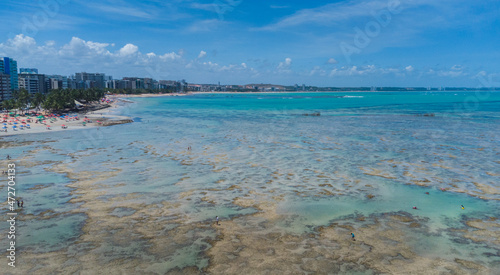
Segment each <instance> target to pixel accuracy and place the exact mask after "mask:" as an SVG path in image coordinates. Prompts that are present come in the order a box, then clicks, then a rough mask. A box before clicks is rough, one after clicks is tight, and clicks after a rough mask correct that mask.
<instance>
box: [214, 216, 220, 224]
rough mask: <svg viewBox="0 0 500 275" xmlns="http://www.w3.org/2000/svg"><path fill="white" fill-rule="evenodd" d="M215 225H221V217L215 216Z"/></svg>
mask: <svg viewBox="0 0 500 275" xmlns="http://www.w3.org/2000/svg"><path fill="white" fill-rule="evenodd" d="M215 223H216V224H217V225H220V224H219V216H215Z"/></svg>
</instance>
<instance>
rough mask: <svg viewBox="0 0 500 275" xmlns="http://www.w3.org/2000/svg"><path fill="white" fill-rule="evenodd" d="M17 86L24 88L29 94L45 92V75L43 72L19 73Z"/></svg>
mask: <svg viewBox="0 0 500 275" xmlns="http://www.w3.org/2000/svg"><path fill="white" fill-rule="evenodd" d="M19 88H20V89H26V90H27V91H28V93H30V94H36V93H42V94H44V93H46V92H47V87H46V84H45V75H43V74H31V73H29V74H27V73H22V74H19Z"/></svg>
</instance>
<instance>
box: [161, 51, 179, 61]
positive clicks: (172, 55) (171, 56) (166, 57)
mask: <svg viewBox="0 0 500 275" xmlns="http://www.w3.org/2000/svg"><path fill="white" fill-rule="evenodd" d="M180 58H181V56H180V55H179V54H177V53H175V52H171V53H166V54H164V55H160V59H161V60H163V61H167V60H176V59H180Z"/></svg>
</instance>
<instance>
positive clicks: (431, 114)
mask: <svg viewBox="0 0 500 275" xmlns="http://www.w3.org/2000/svg"><path fill="white" fill-rule="evenodd" d="M417 116H427V117H435V116H436V114H434V113H425V114H417Z"/></svg>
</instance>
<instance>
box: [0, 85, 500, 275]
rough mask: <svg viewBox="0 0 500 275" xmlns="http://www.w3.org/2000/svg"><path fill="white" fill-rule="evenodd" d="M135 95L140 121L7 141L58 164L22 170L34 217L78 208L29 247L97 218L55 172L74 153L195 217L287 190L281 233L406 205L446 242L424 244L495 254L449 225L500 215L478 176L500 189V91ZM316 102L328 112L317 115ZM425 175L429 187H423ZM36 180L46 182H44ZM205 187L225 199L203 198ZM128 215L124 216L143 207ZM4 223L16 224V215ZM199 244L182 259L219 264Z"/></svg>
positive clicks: (79, 164)
mask: <svg viewBox="0 0 500 275" xmlns="http://www.w3.org/2000/svg"><path fill="white" fill-rule="evenodd" d="M132 100H133V101H134V103H132V104H125V105H124V106H122V107H121V108H120V109H119V110H118V112H119V113H120V114H123V115H127V116H130V117H133V118H135V121H136V122H134V123H132V124H124V125H117V126H113V127H104V128H100V129H99V130H97V129H85V130H81V131H80V130H78V131H77V130H75V131H68V132H57V133H50V134H45V133H43V134H38V135H33V136H19V137H16V136H13V137H5V138H2V139H1V140H0V141H2V142H3V141H14V142H18V143H21V142H22V141H35V142H34V143H33V144H29V145H21V146H18V147H11V148H7V149H2V154H10V155H12V156H14V157H16V158H18V157H21V156H27V158H28V159H33V161H35V160H36V161H38V162H40V161H44V160H46V161H47V163H46V164H43V165H38V166H34V167H29V168H23V167H19V168H18V171H19V172H23V173H25V174H24V175H22V174H21V175H20V176H19V177H20V178H22V180H20V182H21V183H20V184H19V189H20V193H21V194H22V195H21V196H22V197H23V199H24V200H25V201H26V204H27V205H29V208H26V209H25V210H24V211H25V213H32V214H34V215H37V214H39V213H41V212H43V211H45V210H47V209H51V210H53V211H55V212H61V213H62V212H64V213H66V214H64V215H60V216H57V219H56V218H54V220H53V221H52V220H49V221H50V222H48V221H47V220H41V219H32V220H30V221H29V225H28V224H22V223H21V224H20V225H19V231H20V232H21V233H20V234H22V235H23V236H28V233H27V231H28V230H33V228H37V230H38V229H39V230H45V231H40V234H39V235H37V238H34V237H25V238H21V241H20V242H21V247H23V246H26V247H42V246H43V249H44V250H54V249H58V248H60V246H55V245H46V244H47V243H49V244H53V243H56V242H58V243H60V244H61V245H62V246H66V245H68V244H70V243H71V242H73V241H74V238H75V236H78V234H79V228H80V227H81V224H82V221H83V218H82V216H81V215H74V214H69V212H70V211H71V210H74V209H77V208H78V207H79V204H70V203H68V201H69V199H71V198H72V197H74V196H75V195H72V194H71V189H70V188H68V187H65V185H67V184H69V183H70V181H69V180H68V179H66V178H65V175H61V174H57V173H54V172H50V171H48V170H46V169H45V168H47V167H50V166H51V161H54V162H56V161H64V162H67V163H68V165H69V167H70V168H71V169H73V171H75V172H83V171H90V173H92V172H102V171H110V170H112V169H116V168H119V169H121V170H120V171H119V173H118V174H117V175H116V176H114V177H111V178H109V179H107V180H106V181H104V182H101V183H100V185H99V186H98V187H96V188H97V190H102V191H105V192H106V196H108V197H114V196H121V195H124V194H131V193H139V194H144V195H146V197H147V200H146V201H145V202H146V203H158V202H161V201H165V200H166V201H170V202H179V203H180V206H179V207H177V208H176V209H175V210H174V211H177V212H178V214H180V215H183V217H184V218H185V219H186V222H200V221H208V220H213V217H215V216H216V215H218V216H220V217H221V218H223V219H228V218H231V217H235V216H238V215H247V214H251V213H255V212H256V211H257V210H256V209H254V208H251V207H249V208H243V207H240V206H236V205H234V204H233V203H232V202H233V200H234V199H235V198H241V197H244V196H245V195H246V197H245V198H249V199H255V200H256V201H258V202H259V201H263V200H266V199H268V200H273V199H272V197H274V196H281V197H282V198H283V200H282V201H279V202H278V204H277V209H276V211H277V213H279V214H282V215H285V216H287V215H288V216H289V217H290V219H289V220H288V219H287V220H284V221H283V223H282V228H281V229H282V230H284V231H288V232H292V233H298V234H300V233H303V232H309V231H311V230H314V229H315V228H316V227H317V226H321V225H328V224H329V223H331V222H333V221H336V220H341V219H343V218H345V217H349V216H352V215H354V214H357V215H365V216H369V215H372V214H380V213H388V212H389V213H390V212H398V211H404V212H408V213H411V214H413V215H416V216H418V217H422V218H426V219H428V221H427V222H426V225H427V226H428V228H429V230H430V232H431V233H432V236H422V238H424V237H425V238H426V240H428V242H427V246H426V247H429V245H430V244H438V245H433V246H432V247H433V248H432V249H424V248H423V247H424V245H422V243H421V242H420V241H415V242H414V244H413V245H414V247H415V250H416V251H419V253H422V254H435V255H444V254H443V251H450V250H453V251H460V252H457V253H458V254H461V255H462V256H463V255H465V252H466V251H476V252H475V253H472V252H471V253H470V255H468V257H470V258H472V259H474V260H483V261H486V262H489V261H491V260H490V259H487V258H485V257H484V256H482V252H484V251H483V249H484V250H485V251H487V252H490V250H492V248H484V247H483V248H482V247H481V246H480V245H477V244H472V243H469V244H460V245H458V244H457V243H455V242H453V241H451V236H449V235H448V234H447V233H446V230H448V229H449V228H461V227H463V221H464V220H467V219H472V218H486V217H490V216H494V217H500V205H499V203H498V199H500V194H498V193H497V194H484V193H483V192H482V191H481V190H480V189H478V184H479V185H481V184H484V185H486V186H493V187H496V188H500V185H499V182H500V181H499V175H498V174H500V164H499V163H498V160H500V157H499V156H500V149H499V148H500V146H499V145H500V94H499V93H486V92H482V93H473V92H441V93H435V92H433V93H417V92H408V93H392V92H387V93H317V94H316V93H303V94H299V93H293V94H243V95H241V94H214V95H212V94H210V95H192V96H185V97H163V98H134V99H132ZM315 112H320V113H321V116H305V115H304V114H312V113H315ZM47 140H56V141H57V142H49V143H44V142H46V141H47ZM44 146H45V147H44ZM188 146H191V147H192V150H191V151H188V150H187V147H188ZM35 149H36V150H35ZM22 151H24V153H21V152H22ZM26 152H30V153H26ZM68 154H71V156H69V155H68ZM73 158H75V159H77V161H75V162H72V159H73ZM422 183H423V184H424V185H426V186H423V187H421V186H415V184H422ZM117 184H121V185H120V186H119V187H115V188H112V189H109V190H108V189H107V188H106V186H112V185H117ZM36 185H41V186H43V187H44V188H43V189H33V190H32V189H30V188H32V187H34V186H36ZM234 186H236V187H237V188H231V187H234ZM440 188H447V189H448V191H446V192H442V191H441V190H440ZM4 189H5V188H3V189H2V192H3V191H4ZM426 192H429V194H425V193H426ZM463 192H466V193H468V194H466V193H463ZM186 193H187V194H188V195H186V196H187V197H188V198H189V200H186V199H185V197H184V195H183V194H186ZM207 194H208V195H207ZM367 195H371V196H373V198H368V197H367ZM471 195H475V196H471ZM205 196H209V199H210V200H212V201H213V203H207V202H206V200H202V198H203V197H205ZM481 196H484V197H485V198H487V199H488V200H482V199H479V198H478V197H481ZM140 200H141V201H144V199H140ZM460 205H464V206H465V207H466V209H465V210H462V209H461V207H460ZM413 206H417V207H418V208H419V209H418V210H413V209H412V207H413ZM127 211H128V210H126V209H122V210H117V212H114V213H112V215H115V216H120V217H121V216H126V215H129V214H130V213H133V211H132V212H130V211H128V212H127ZM53 224H57V226H55V227H54V226H53ZM0 226H1V227H0V228H1V229H2V230H3V227H4V226H5V224H3V223H2V225H0ZM54 228H55V229H54ZM48 232H50V233H48ZM58 232H65V233H64V234H62V233H61V234H59V233H58ZM417 239H419V238H418V237H415V240H417ZM199 247H200V243H199V242H198V243H194V244H193V246H192V247H186V248H184V250H180V251H179V254H178V255H177V257H175V258H173V259H172V261H171V264H172V265H173V266H185V265H186V264H188V263H197V264H198V265H201V266H202V265H203V264H206V262H205V261H204V260H194V258H196V257H198V253H197V252H196V251H197V250H196V249H198V248H199ZM496 249H498V248H496ZM182 251H184V252H185V253H183V252H182ZM447 253H448V252H447ZM445 254H446V253H445ZM183 257H184V260H182V259H183ZM450 257H452V256H450ZM183 261H185V262H183ZM152 270H156V268H155V267H152Z"/></svg>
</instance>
